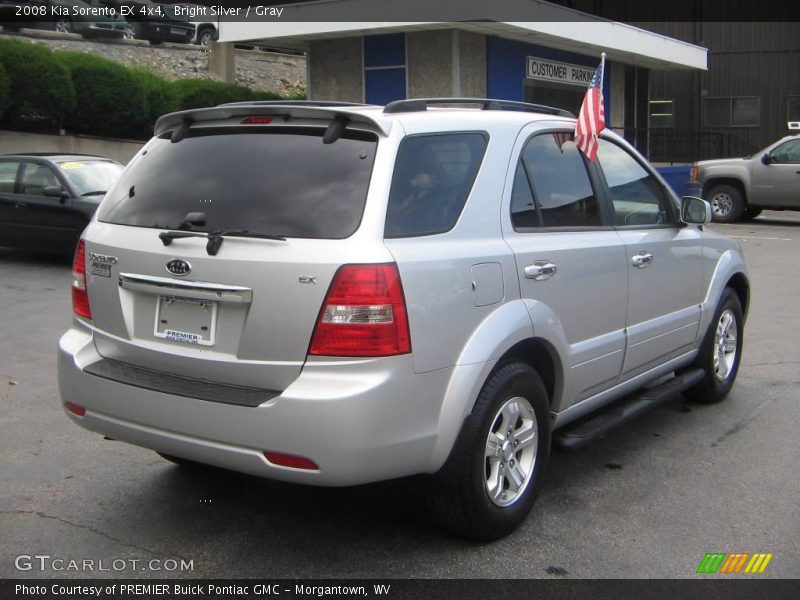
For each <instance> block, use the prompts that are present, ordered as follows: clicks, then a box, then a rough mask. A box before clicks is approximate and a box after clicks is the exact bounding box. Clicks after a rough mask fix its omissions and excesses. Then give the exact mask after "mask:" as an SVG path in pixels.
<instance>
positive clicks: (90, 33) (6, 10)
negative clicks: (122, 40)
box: [0, 0, 127, 39]
mask: <svg viewBox="0 0 800 600" xmlns="http://www.w3.org/2000/svg"><path fill="white" fill-rule="evenodd" d="M0 24H2V25H3V28H4V29H6V30H9V31H17V30H19V29H20V28H21V27H31V28H36V29H52V30H54V31H61V32H64V33H79V34H81V35H82V36H83V37H85V38H87V39H88V38H96V37H123V36H124V35H125V30H126V27H127V23H126V22H125V20H124V19H123V18H122V17H121V16H120V12H119V10H114V11H113V12H112V11H111V10H110V8H109V7H107V6H105V5H103V4H102V3H101V2H100V0H86V1H84V0H0Z"/></svg>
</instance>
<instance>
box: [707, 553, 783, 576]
mask: <svg viewBox="0 0 800 600" xmlns="http://www.w3.org/2000/svg"><path fill="white" fill-rule="evenodd" d="M772 557H773V555H772V554H771V553H766V552H755V553H752V554H751V553H750V552H732V553H726V552H707V553H706V555H705V556H704V557H703V560H701V561H700V565H699V566H698V567H697V571H696V572H697V573H702V574H711V573H720V574H727V575H738V574H740V573H750V574H755V573H758V574H761V573H763V572H764V571H766V570H767V565H768V564H769V562H770V561H771V560H772Z"/></svg>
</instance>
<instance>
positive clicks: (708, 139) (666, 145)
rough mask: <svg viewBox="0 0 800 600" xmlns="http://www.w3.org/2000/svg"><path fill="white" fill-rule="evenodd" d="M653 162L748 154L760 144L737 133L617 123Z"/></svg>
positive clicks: (638, 148)
mask: <svg viewBox="0 0 800 600" xmlns="http://www.w3.org/2000/svg"><path fill="white" fill-rule="evenodd" d="M613 130H614V131H615V132H616V133H618V134H620V135H622V136H623V137H625V139H626V140H628V141H629V142H631V143H632V144H633V145H634V146H636V149H637V150H639V152H641V153H642V154H644V155H645V156H646V157H647V158H648V160H650V162H658V163H691V162H694V161H697V160H708V159H712V158H732V157H737V156H747V155H750V154H753V153H754V152H757V151H758V148H756V147H755V146H753V145H752V144H751V143H749V142H747V141H745V140H743V139H742V138H740V137H738V136H737V135H735V134H732V133H727V132H718V131H690V132H679V131H673V130H671V129H653V128H648V129H638V128H635V127H614V128H613Z"/></svg>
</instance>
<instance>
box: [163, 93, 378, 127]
mask: <svg viewBox="0 0 800 600" xmlns="http://www.w3.org/2000/svg"><path fill="white" fill-rule="evenodd" d="M358 106H360V105H346V104H338V103H336V104H333V105H303V104H302V103H297V104H295V103H284V102H281V101H277V102H237V103H234V104H223V105H221V106H214V107H211V108H199V109H194V110H184V111H181V112H174V113H169V114H166V115H164V116H162V117H159V119H158V120H157V121H156V125H155V128H154V130H153V131H154V134H155V135H161V134H162V133H164V132H165V131H174V130H176V129H177V128H179V127H181V126H182V125H184V126H185V123H187V122H189V123H191V125H202V124H203V123H204V122H209V121H219V120H221V119H230V118H232V117H253V116H262V115H263V116H270V117H281V118H283V119H284V120H285V121H288V120H289V119H320V120H325V121H333V120H336V119H337V117H338V118H339V119H340V120H341V119H343V118H346V119H347V121H348V123H349V124H351V125H358V124H361V125H368V126H370V127H374V128H377V129H378V130H379V131H380V132H381V134H383V135H384V136H387V135H389V132H390V131H391V129H392V121H391V119H389V118H386V117H383V115H382V114H381V113H380V112H378V111H375V115H372V114H369V113H367V112H364V111H361V110H351V109H353V108H356V107H358Z"/></svg>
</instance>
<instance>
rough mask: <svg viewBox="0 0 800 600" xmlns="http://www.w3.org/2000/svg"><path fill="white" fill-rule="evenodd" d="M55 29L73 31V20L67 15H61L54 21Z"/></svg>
mask: <svg viewBox="0 0 800 600" xmlns="http://www.w3.org/2000/svg"><path fill="white" fill-rule="evenodd" d="M53 31H61V32H63V33H72V32H73V28H72V20H71V19H68V18H66V17H61V18H60V19H58V20H57V21H53Z"/></svg>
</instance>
